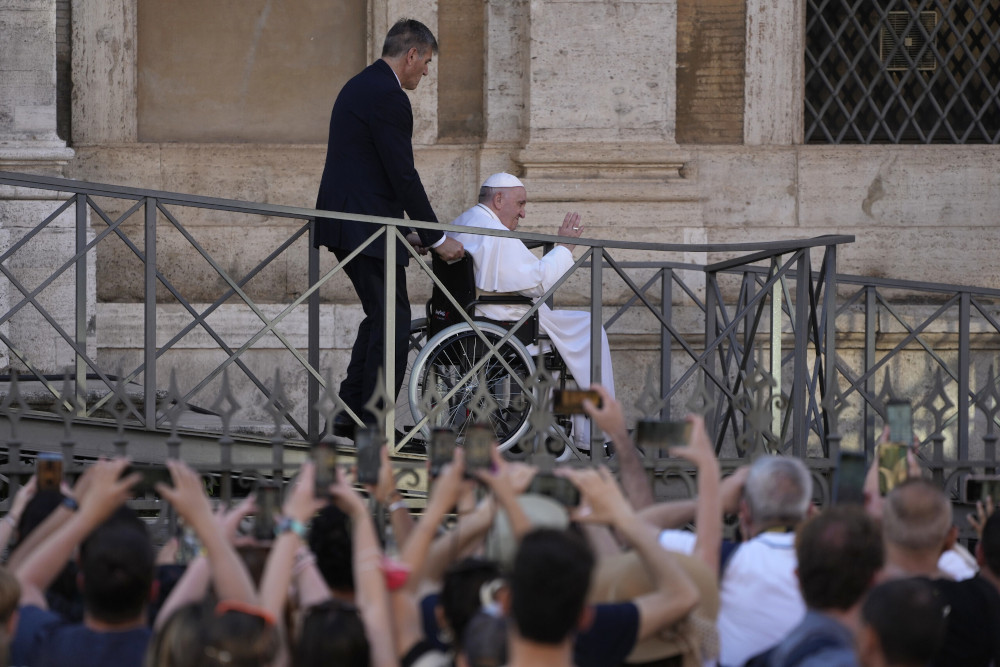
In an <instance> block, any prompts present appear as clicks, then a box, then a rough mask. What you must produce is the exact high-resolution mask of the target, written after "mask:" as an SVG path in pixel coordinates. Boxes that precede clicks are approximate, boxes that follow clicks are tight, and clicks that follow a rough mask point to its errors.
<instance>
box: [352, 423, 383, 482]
mask: <svg viewBox="0 0 1000 667" xmlns="http://www.w3.org/2000/svg"><path fill="white" fill-rule="evenodd" d="M354 445H355V447H357V448H358V484H378V471H379V468H381V464H382V457H381V452H380V450H381V449H382V435H381V434H380V433H379V432H378V431H377V430H376V429H373V428H359V429H358V431H357V433H355V434H354Z"/></svg>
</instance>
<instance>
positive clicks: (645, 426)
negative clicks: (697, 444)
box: [635, 419, 691, 447]
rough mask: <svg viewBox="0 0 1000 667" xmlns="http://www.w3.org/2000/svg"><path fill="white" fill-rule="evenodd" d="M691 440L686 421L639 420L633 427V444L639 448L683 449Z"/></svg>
mask: <svg viewBox="0 0 1000 667" xmlns="http://www.w3.org/2000/svg"><path fill="white" fill-rule="evenodd" d="M690 440H691V423H690V422H687V421H650V420H645V419H644V420H640V421H639V422H637V423H636V425H635V443H636V445H638V446H639V447H644V446H647V445H648V446H653V447H683V446H684V445H686V444H688V442H689V441H690Z"/></svg>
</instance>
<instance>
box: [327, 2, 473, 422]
mask: <svg viewBox="0 0 1000 667" xmlns="http://www.w3.org/2000/svg"><path fill="white" fill-rule="evenodd" d="M436 52H437V40H435V39H434V35H433V33H431V31H430V30H429V29H428V28H427V26H425V25H424V24H423V23H420V22H419V21H415V20H412V19H401V20H400V21H398V22H397V23H396V24H395V25H394V26H393V27H392V28H391V29H390V30H389V33H388V34H387V35H386V38H385V44H384V46H383V47H382V57H381V58H380V59H378V60H376V61H375V62H374V63H372V64H371V65H369V66H368V67H367V68H365V70H364V71H362V72H361V73H360V74H358V75H357V76H355V77H354V78H353V79H351V80H350V81H348V82H347V84H346V85H345V86H344V88H343V89H342V90H341V91H340V94H339V95H338V96H337V101H336V103H335V104H334V105H333V114H332V115H331V117H330V140H329V146H328V148H327V154H326V167H325V168H324V170H323V180H322V182H321V183H320V187H319V196H318V198H317V201H316V208H318V209H324V210H328V211H341V212H345V213H361V214H365V215H378V216H385V217H392V218H402V217H403V214H404V212H405V213H406V214H407V215H408V216H409V218H410V219H411V220H422V221H427V222H437V216H435V215H434V210H433V209H432V208H431V204H430V202H429V201H428V199H427V193H426V192H424V186H423V184H422V183H421V182H420V175H419V174H418V173H417V170H416V167H415V166H414V164H413V144H412V136H413V111H412V109H411V107H410V99H409V97H407V95H406V93H405V92H403V89H404V88H405V89H406V90H415V89H416V87H417V85H418V84H419V83H420V80H421V79H422V78H423V77H424V76H426V74H427V68H428V66H429V64H430V62H431V58H432V57H433V55H434V54H435V53H436ZM377 230H378V226H377V225H374V224H371V223H365V222H356V221H351V220H326V219H319V220H317V221H316V237H315V238H316V246H317V247H319V246H326V247H327V248H329V249H330V250H331V251H332V252H333V253H334V254H335V255H336V256H337V259H338V261H343V260H344V258H346V257H347V255H349V254H350V253H351V252H353V251H354V250H355V249H357V248H358V247H360V246H361V245H362V244H363V243H364V241H365V240H366V239H367V238H368V237H369V236H371V235H372V234H373V233H374V232H375V231H377ZM407 241H409V243H410V244H411V245H413V246H415V247H417V248H418V249H419V250H421V251H422V252H426V251H427V250H426V249H427V248H430V249H431V250H432V251H433V252H435V253H437V254H438V255H439V256H440V257H441V258H442V259H444V260H453V259H458V258H459V257H461V256H462V255H463V254H464V250H463V248H462V244H461V243H459V242H458V241H456V240H455V239H451V238H448V237H447V236H445V235H444V234H443V233H442V232H439V231H431V230H418V231H417V232H415V233H414V232H412V231H411V232H409V233H408V234H407ZM408 262H409V252H408V251H407V250H406V248H405V247H404V246H403V244H402V243H397V247H396V263H397V264H398V265H400V266H401V267H403V266H406V264H408ZM344 270H345V272H346V273H347V275H348V277H349V278H350V279H351V282H352V283H353V284H354V289H355V291H357V293H358V298H359V299H360V300H361V306H362V308H363V309H364V313H365V318H364V320H363V321H362V322H361V326H360V327H359V329H358V337H357V339H356V340H355V341H354V348H353V350H352V352H351V361H350V363H349V365H348V367H347V377H346V378H345V379H344V381H343V383H342V384H341V385H340V397H341V399H342V400H343V401H344V402H345V403H346V404H347V406H348V407H350V408H351V410H353V411H354V413H355V414H358V415H360V416H361V417H362V419H363V420H364V421H365V422H366V423H372V422H373V421H374V417H373V416H372V415H370V414H362V410H363V408H364V404H365V403H366V402H367V401H368V398H369V397H370V396H371V395H372V393H373V392H374V390H375V381H376V378H377V375H378V369H379V368H381V367H382V365H383V357H384V344H385V331H384V330H383V323H384V321H385V309H386V303H385V239H383V238H379V239H377V240H376V241H374V242H373V243H370V244H369V245H367V246H365V248H364V249H363V250H362V251H361V253H360V254H359V255H358V256H357V257H355V258H354V259H352V260H351V261H350V262H349V263H348V264H347V265H346V266H345V267H344ZM395 301H396V303H395V308H396V331H395V336H396V378H395V380H396V385H395V386H396V393H395V394H394V396H393V398H395V395H398V394H399V389H400V387H401V386H402V383H403V374H404V372H405V370H406V360H407V343H408V334H409V328H410V299H409V296H408V295H407V293H406V274H405V272H404V270H403V269H402V268H401V269H399V270H398V271H397V272H396V299H395ZM334 433H335V435H340V436H347V437H351V436H352V435H353V423H352V422H350V421H349V420H348V419H346V418H338V421H337V423H336V424H335V425H334Z"/></svg>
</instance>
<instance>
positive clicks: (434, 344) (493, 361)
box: [408, 322, 535, 451]
mask: <svg viewBox="0 0 1000 667" xmlns="http://www.w3.org/2000/svg"><path fill="white" fill-rule="evenodd" d="M477 326H478V329H479V331H481V332H482V333H483V334H484V335H485V337H486V338H487V340H489V341H490V344H491V345H496V343H497V341H499V340H500V339H501V338H503V337H504V336H505V335H506V334H507V331H506V330H504V329H503V328H502V327H500V326H497V325H495V324H491V323H488V322H482V323H477ZM486 349H487V346H486V343H485V342H484V341H483V340H482V338H480V337H479V335H478V334H477V333H476V332H475V331H474V330H473V328H472V327H471V326H470V325H469V324H468V323H459V324H455V325H452V326H450V327H448V328H447V329H444V330H442V331H440V332H438V333H437V334H436V335H435V336H433V337H432V338H431V339H430V340H429V341H427V344H426V345H425V346H424V348H423V350H421V352H420V354H419V355H418V356H417V359H416V361H414V363H413V367H412V369H411V371H410V381H409V388H408V389H409V399H410V411H411V412H412V414H413V419H414V421H415V422H416V423H419V422H420V420H421V419H423V418H424V416H425V415H424V402H425V398H424V396H425V394H426V393H428V392H429V391H431V387H432V386H433V387H435V388H436V390H437V393H438V395H439V396H442V397H443V396H445V395H446V394H447V393H448V392H449V391H451V390H452V389H453V388H454V387H455V386H456V385H457V384H458V380H460V379H461V378H462V377H463V376H465V375H466V374H467V373H468V372H469V370H470V369H471V368H472V367H473V366H474V365H475V363H476V362H477V361H479V359H480V358H481V357H482V356H484V355H485V353H486ZM498 356H499V357H500V358H502V359H503V360H504V361H506V362H507V364H508V365H509V366H510V367H511V368H512V369H513V370H514V371H515V372H516V373H517V376H518V377H519V378H520V380H521V384H523V385H524V386H525V388H526V389H527V390H528V391H530V389H531V388H530V386H529V382H528V379H529V378H530V376H531V375H532V374H533V373H534V371H535V362H534V360H533V359H532V356H531V354H530V353H529V352H528V350H527V348H525V346H524V345H523V344H522V343H521V342H520V341H518V340H517V339H516V338H511V339H509V340H508V341H507V342H506V343H504V344H503V345H502V346H500V348H499V349H498V350H497V353H496V355H494V356H492V357H491V358H490V359H489V360H488V361H487V362H486V363H485V364H484V365H483V366H482V368H481V369H480V370H479V371H478V372H477V373H476V374H475V375H474V376H473V377H472V378H471V379H470V380H468V381H467V382H466V383H464V384H463V385H461V386H460V388H459V389H458V391H457V392H456V393H455V395H454V396H452V398H451V399H449V401H448V405H447V406H446V407H445V408H444V409H442V411H441V412H440V413H439V414H438V415H437V417H436V419H435V420H434V423H429V424H428V425H425V426H424V427H423V428H422V429H421V432H422V433H423V434H424V437H425V438H428V439H429V438H430V430H431V428H434V427H437V426H446V427H450V428H452V429H453V430H454V431H455V432H456V433H457V434H458V441H459V442H462V440H463V437H464V434H465V430H466V429H467V428H468V427H469V426H470V425H471V424H472V423H473V421H474V414H475V413H474V411H473V407H474V400H475V394H476V391H477V389H478V388H479V383H480V381H481V380H482V381H484V382H485V383H486V386H487V388H488V392H489V394H490V396H491V397H492V398H493V400H494V401H496V403H497V407H496V408H495V409H494V410H493V411H492V412H491V413H490V415H489V420H488V425H489V426H490V427H491V428H492V429H493V432H494V434H495V435H496V439H497V443H498V448H499V449H500V451H506V450H508V449H510V448H511V447H513V446H514V445H515V444H516V443H517V442H518V440H519V439H520V438H521V436H523V435H524V434H525V433H526V432H527V431H528V429H529V428H530V424H529V422H528V418H529V416H530V414H531V409H532V404H533V401H532V400H531V397H530V396H525V395H524V389H522V387H521V384H519V383H518V382H517V381H516V380H515V379H514V378H512V377H511V375H510V372H509V371H508V370H507V368H506V367H505V366H504V365H503V364H502V363H501V362H500V360H499V359H498V358H497V357H498Z"/></svg>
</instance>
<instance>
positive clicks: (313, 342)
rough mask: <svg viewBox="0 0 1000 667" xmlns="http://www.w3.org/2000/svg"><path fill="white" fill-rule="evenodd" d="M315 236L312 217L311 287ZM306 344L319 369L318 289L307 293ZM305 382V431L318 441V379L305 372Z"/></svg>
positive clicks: (315, 272)
mask: <svg viewBox="0 0 1000 667" xmlns="http://www.w3.org/2000/svg"><path fill="white" fill-rule="evenodd" d="M315 238H316V220H315V219H314V220H313V221H312V222H310V223H309V250H308V252H309V267H308V280H309V287H312V286H313V285H315V284H316V283H317V282H319V248H316V247H315ZM308 318H309V322H308V325H307V327H308V332H307V334H306V335H307V337H308V345H309V350H308V351H307V355H306V358H307V359H308V361H309V365H310V366H312V367H313V368H315V369H316V370H317V371H318V370H319V290H316V291H315V292H313V293H312V294H310V295H309V305H308ZM307 382H308V383H309V384H308V386H307V389H306V397H307V400H308V408H307V409H308V413H307V415H308V416H307V420H306V431H307V432H308V434H309V440H310V441H312V442H318V441H319V411H318V410H316V409H314V406H316V405H317V404H318V403H319V380H317V379H316V377H315V376H314V375H313V374H312V373H308V374H307Z"/></svg>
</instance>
